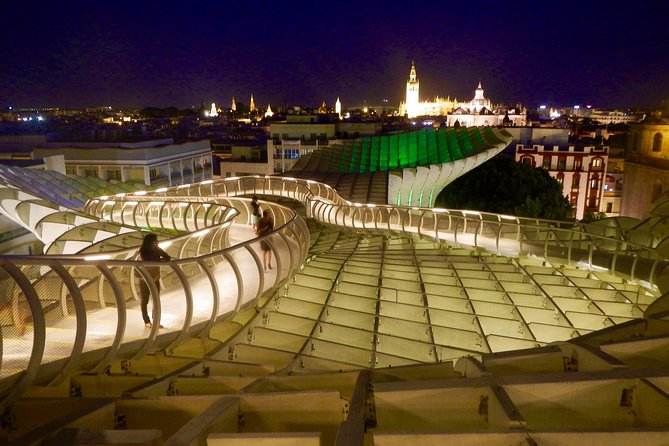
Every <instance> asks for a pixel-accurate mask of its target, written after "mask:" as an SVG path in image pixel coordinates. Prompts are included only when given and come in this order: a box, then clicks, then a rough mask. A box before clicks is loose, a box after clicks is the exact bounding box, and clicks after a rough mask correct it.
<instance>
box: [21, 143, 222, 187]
mask: <svg viewBox="0 0 669 446" xmlns="http://www.w3.org/2000/svg"><path fill="white" fill-rule="evenodd" d="M34 152H35V157H38V158H44V157H47V156H51V155H63V156H64V158H65V172H66V174H72V175H79V176H84V177H96V178H100V179H102V180H106V181H123V182H129V183H143V184H145V185H147V186H156V187H157V186H177V185H180V184H189V183H194V182H198V181H205V180H210V179H211V178H212V161H211V147H210V143H209V140H199V141H188V142H184V143H176V144H175V143H174V141H173V140H172V139H171V138H168V139H162V140H151V141H142V142H132V143H119V144H110V143H73V142H67V143H49V144H47V147H41V148H36V149H35V150H34Z"/></svg>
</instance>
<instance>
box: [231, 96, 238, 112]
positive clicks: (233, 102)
mask: <svg viewBox="0 0 669 446" xmlns="http://www.w3.org/2000/svg"><path fill="white" fill-rule="evenodd" d="M230 109H231V110H232V111H237V103H236V102H235V97H234V96H233V97H232V106H231V107H230Z"/></svg>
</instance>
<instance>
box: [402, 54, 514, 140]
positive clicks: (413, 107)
mask: <svg viewBox="0 0 669 446" xmlns="http://www.w3.org/2000/svg"><path fill="white" fill-rule="evenodd" d="M419 87H420V82H419V80H418V77H417V75H416V67H415V65H414V64H413V62H412V63H411V71H410V72H409V80H408V81H407V84H406V98H405V100H404V102H401V103H400V107H399V114H400V115H406V116H407V117H408V118H409V119H411V118H416V117H418V116H448V119H447V123H448V125H449V126H454V125H462V126H468V127H469V126H498V125H500V126H501V125H504V126H524V125H526V124H527V112H526V110H525V109H524V108H522V107H520V106H517V107H516V108H503V107H500V106H496V105H493V104H492V102H491V101H490V99H487V98H486V97H485V96H484V94H483V87H482V85H481V82H479V84H478V87H477V88H476V90H475V92H474V98H473V99H472V100H471V101H467V102H461V101H458V100H457V99H451V98H450V97H447V98H445V99H444V98H440V97H438V96H437V97H436V98H435V99H434V101H421V100H420V94H419V92H420V90H419Z"/></svg>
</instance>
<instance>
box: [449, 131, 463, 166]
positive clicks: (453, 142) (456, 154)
mask: <svg viewBox="0 0 669 446" xmlns="http://www.w3.org/2000/svg"><path fill="white" fill-rule="evenodd" d="M448 150H449V152H450V154H451V159H453V160H454V161H455V160H461V159H462V158H464V157H463V156H462V152H461V151H460V143H459V142H458V137H457V136H456V134H455V130H454V131H452V132H448Z"/></svg>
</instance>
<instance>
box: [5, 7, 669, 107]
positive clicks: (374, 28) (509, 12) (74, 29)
mask: <svg viewBox="0 0 669 446" xmlns="http://www.w3.org/2000/svg"><path fill="white" fill-rule="evenodd" d="M6 3H8V4H4V5H3V7H2V14H1V15H0V29H1V30H2V38H1V39H0V56H2V58H1V62H0V107H3V108H4V107H6V106H9V105H13V106H15V107H28V106H40V107H43V106H65V107H80V106H96V105H111V106H113V107H123V106H147V105H154V106H161V107H163V106H178V107H188V106H192V105H199V104H200V103H201V102H205V103H209V102H211V101H216V102H217V103H220V104H221V105H224V106H228V105H229V101H230V98H231V97H232V96H235V98H236V99H237V100H239V101H242V102H245V103H248V100H249V99H248V98H249V95H250V93H251V92H253V94H254V97H255V99H256V105H259V106H263V107H264V106H266V104H267V103H268V102H269V103H271V104H291V105H292V104H298V105H299V104H301V105H316V104H320V102H322V101H323V100H325V101H326V102H327V103H328V104H332V103H333V102H334V100H335V99H336V97H337V96H340V97H341V99H342V102H343V104H344V106H345V107H346V106H347V105H353V104H358V103H361V102H362V101H363V100H366V101H367V102H368V103H377V104H378V103H380V102H381V101H382V99H384V98H387V99H388V100H389V101H390V102H391V103H392V104H395V105H397V103H398V102H399V101H400V99H401V98H402V96H403V94H404V86H405V82H406V79H407V77H408V74H409V68H410V63H411V60H414V61H415V62H416V67H417V70H418V77H419V80H420V82H421V98H422V99H425V98H431V97H433V96H434V95H437V94H438V95H441V96H447V95H450V96H451V97H457V98H458V99H467V100H468V99H470V98H471V97H473V94H474V89H475V88H476V84H477V82H478V81H479V80H482V81H483V86H484V88H485V93H486V96H487V97H489V98H491V99H492V100H493V101H494V102H505V103H515V102H523V103H525V104H527V105H530V106H536V105H538V104H541V103H548V104H560V105H573V104H592V105H594V106H600V107H614V106H617V107H621V106H655V105H658V104H659V101H660V100H661V99H662V98H669V56H667V53H666V49H667V43H668V42H669V26H667V24H666V23H667V22H666V13H665V10H666V9H667V8H666V7H665V6H664V5H663V3H662V2H644V1H637V2H622V1H601V2H594V1H593V2H591V1H585V0H583V1H579V2H576V1H554V2H547V1H527V2H526V1H519V2H502V1H495V2H473V1H472V2H470V1H461V2H457V3H456V2H450V1H448V2H446V1H444V2H435V1H433V2H420V1H413V2H408V1H402V2H364V1H361V2H357V1H351V2H344V1H331V2H317V1H311V2H263V1H258V2H227V1H221V0H217V1H213V2H209V1H208V2H188V4H186V2H180V3H173V2H171V1H170V2H168V1H160V2H150V1H133V2H128V1H114V2H98V1H86V2H85V1H80V2H68V1H48V2H47V1H44V2H6Z"/></svg>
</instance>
